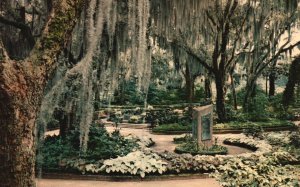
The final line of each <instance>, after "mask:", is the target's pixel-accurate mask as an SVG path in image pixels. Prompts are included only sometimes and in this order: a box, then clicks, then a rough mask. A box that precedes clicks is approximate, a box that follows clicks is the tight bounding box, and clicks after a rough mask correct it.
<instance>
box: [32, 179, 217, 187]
mask: <svg viewBox="0 0 300 187" xmlns="http://www.w3.org/2000/svg"><path fill="white" fill-rule="evenodd" d="M96 186H97V187H187V186H188V187H220V185H219V184H218V182H217V181H215V180H214V179H211V178H208V179H188V180H168V181H141V182H109V181H86V180H56V179H37V187H96Z"/></svg>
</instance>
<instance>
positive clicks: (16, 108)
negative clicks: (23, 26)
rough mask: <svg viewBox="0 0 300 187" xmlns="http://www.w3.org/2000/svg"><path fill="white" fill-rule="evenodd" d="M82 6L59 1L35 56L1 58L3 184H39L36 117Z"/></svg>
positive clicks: (28, 186) (0, 159) (0, 178)
mask: <svg viewBox="0 0 300 187" xmlns="http://www.w3.org/2000/svg"><path fill="white" fill-rule="evenodd" d="M78 2H80V1H78ZM81 6H82V4H81V3H78V7H81ZM78 7H76V6H74V5H73V4H72V1H68V2H67V0H62V1H56V2H55V4H54V5H53V14H52V17H51V18H49V22H48V24H47V26H46V29H45V31H44V33H43V35H42V37H41V39H40V41H39V43H38V44H37V45H36V46H35V48H34V49H33V51H32V52H31V54H32V55H31V56H30V57H29V58H27V59H26V60H24V61H18V62H15V61H12V60H9V59H8V58H7V57H6V58H3V60H2V61H1V60H0V185H1V186H3V187H33V186H35V171H34V167H35V141H34V139H35V120H36V117H37V113H38V110H39V106H40V104H41V100H42V96H43V92H44V88H45V85H46V83H47V80H48V78H49V77H50V76H51V74H52V72H53V71H54V70H55V67H56V63H55V56H57V54H58V53H59V52H60V51H61V49H62V47H63V46H64V44H65V42H66V41H67V40H68V36H69V35H70V33H71V32H72V29H73V26H74V25H75V21H76V17H77V16H78V15H76V12H77V11H78ZM58 25H59V26H60V27H58ZM61 25H64V27H61ZM57 36H60V37H57ZM0 43H1V41H0ZM1 47H2V46H0V48H1ZM0 51H3V50H0Z"/></svg>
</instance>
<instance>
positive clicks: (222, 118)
mask: <svg viewBox="0 0 300 187" xmlns="http://www.w3.org/2000/svg"><path fill="white" fill-rule="evenodd" d="M215 81H216V91H217V100H216V107H217V114H218V119H219V122H226V121H227V116H226V110H225V98H224V86H225V82H224V77H223V76H222V75H221V74H220V73H217V74H216V75H215Z"/></svg>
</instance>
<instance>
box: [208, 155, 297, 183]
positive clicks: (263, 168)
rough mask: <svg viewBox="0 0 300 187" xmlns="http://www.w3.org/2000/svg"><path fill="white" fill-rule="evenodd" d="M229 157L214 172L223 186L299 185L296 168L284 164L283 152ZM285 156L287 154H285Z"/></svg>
mask: <svg viewBox="0 0 300 187" xmlns="http://www.w3.org/2000/svg"><path fill="white" fill-rule="evenodd" d="M276 154H278V153H273V154H271V155H260V156H252V157H249V158H243V159H240V158H233V159H229V160H228V161H227V162H226V163H225V164H224V165H221V166H219V167H218V168H217V172H216V173H214V174H213V176H214V177H215V178H217V180H218V181H220V183H221V185H222V186H225V187H233V186H255V187H259V186H268V187H272V186H295V187H296V186H299V181H298V180H297V178H296V175H295V170H294V168H293V167H291V166H288V165H287V166H282V165H281V164H280V162H278V161H279V159H280V158H281V156H282V155H281V153H280V154H279V155H276ZM283 156H285V155H283Z"/></svg>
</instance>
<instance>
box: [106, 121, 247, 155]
mask: <svg viewBox="0 0 300 187" xmlns="http://www.w3.org/2000/svg"><path fill="white" fill-rule="evenodd" d="M106 129H107V131H108V132H112V131H114V130H115V127H112V126H106ZM120 132H121V134H122V135H125V136H126V135H129V134H132V135H136V136H138V137H145V136H146V137H149V138H152V140H153V141H154V142H155V145H154V146H153V147H151V148H152V149H154V150H155V151H157V152H164V151H169V152H173V151H174V150H175V147H176V144H174V142H173V138H174V137H178V135H160V134H151V132H150V130H149V129H132V128H121V129H120ZM227 136H228V134H215V135H214V137H216V138H217V139H218V144H219V145H223V146H225V147H227V148H228V154H230V155H238V154H242V153H248V152H252V151H251V150H249V149H245V148H241V147H237V146H231V145H224V144H223V140H224V139H225V138H226V137H227Z"/></svg>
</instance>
